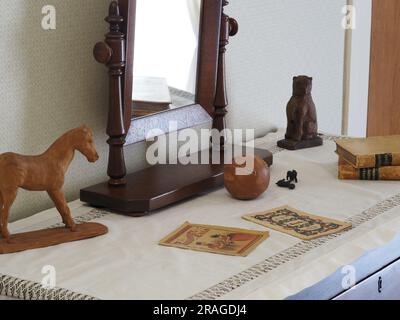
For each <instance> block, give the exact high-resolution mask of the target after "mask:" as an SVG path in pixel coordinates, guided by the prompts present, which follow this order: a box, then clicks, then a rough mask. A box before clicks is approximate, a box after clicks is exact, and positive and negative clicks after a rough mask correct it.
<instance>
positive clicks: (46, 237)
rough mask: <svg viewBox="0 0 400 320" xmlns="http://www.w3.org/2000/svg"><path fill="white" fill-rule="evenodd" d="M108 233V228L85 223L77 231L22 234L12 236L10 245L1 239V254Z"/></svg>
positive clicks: (60, 230)
mask: <svg viewBox="0 0 400 320" xmlns="http://www.w3.org/2000/svg"><path fill="white" fill-rule="evenodd" d="M107 232H108V229H107V227H106V226H104V225H102V224H99V223H83V224H77V225H76V230H75V231H71V230H69V229H67V228H54V229H45V230H38V231H32V232H27V233H20V234H16V235H13V236H11V238H10V243H8V242H7V241H6V240H5V239H1V238H0V254H9V253H16V252H21V251H26V250H32V249H38V248H45V247H50V246H55V245H59V244H63V243H68V242H73V241H79V240H84V239H89V238H94V237H98V236H101V235H104V234H106V233H107Z"/></svg>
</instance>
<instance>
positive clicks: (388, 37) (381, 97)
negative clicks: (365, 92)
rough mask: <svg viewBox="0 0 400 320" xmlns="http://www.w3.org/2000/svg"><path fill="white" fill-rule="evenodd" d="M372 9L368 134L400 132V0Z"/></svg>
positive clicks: (378, 2)
mask: <svg viewBox="0 0 400 320" xmlns="http://www.w3.org/2000/svg"><path fill="white" fill-rule="evenodd" d="M372 8H373V10H372V38H371V39H372V40H371V41H372V42H371V69H370V89H369V110H368V136H379V135H391V134H400V125H399V123H400V108H399V105H400V41H399V30H400V1H398V0H373V5H372Z"/></svg>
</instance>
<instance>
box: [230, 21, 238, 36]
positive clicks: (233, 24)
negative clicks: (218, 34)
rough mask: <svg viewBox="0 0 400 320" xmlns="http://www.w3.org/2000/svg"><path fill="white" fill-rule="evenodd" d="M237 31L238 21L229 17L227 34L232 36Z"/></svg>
mask: <svg viewBox="0 0 400 320" xmlns="http://www.w3.org/2000/svg"><path fill="white" fill-rule="evenodd" d="M238 32H239V23H238V22H237V21H236V20H235V19H233V18H229V36H231V37H234V36H236V35H237V33H238Z"/></svg>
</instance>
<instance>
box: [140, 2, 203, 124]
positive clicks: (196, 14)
mask: <svg viewBox="0 0 400 320" xmlns="http://www.w3.org/2000/svg"><path fill="white" fill-rule="evenodd" d="M200 15H201V0H137V8H136V26H135V52H134V55H135V56H134V66H133V77H134V81H133V91H132V92H133V94H132V100H133V107H132V108H133V112H132V115H133V117H134V118H137V117H143V116H148V115H151V114H154V113H158V112H164V111H168V110H172V109H176V108H180V107H183V106H188V105H192V104H194V103H195V92H196V79H197V60H198V46H199V32H200Z"/></svg>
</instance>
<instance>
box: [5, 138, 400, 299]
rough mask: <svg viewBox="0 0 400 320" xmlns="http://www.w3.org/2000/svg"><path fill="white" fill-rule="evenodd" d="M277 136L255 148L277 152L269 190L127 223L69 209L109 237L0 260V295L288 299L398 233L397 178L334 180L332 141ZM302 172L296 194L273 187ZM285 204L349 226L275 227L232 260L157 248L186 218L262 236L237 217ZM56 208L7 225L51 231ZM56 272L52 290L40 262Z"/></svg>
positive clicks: (201, 201) (222, 196) (201, 200)
mask: <svg viewBox="0 0 400 320" xmlns="http://www.w3.org/2000/svg"><path fill="white" fill-rule="evenodd" d="M279 135H280V133H277V134H270V135H268V136H266V137H265V138H262V139H258V140H257V141H256V146H258V147H265V148H269V149H270V150H271V151H273V152H274V153H275V163H274V166H273V168H272V180H271V186H270V189H269V190H268V192H267V193H265V194H264V195H263V196H262V197H261V198H259V199H257V200H255V201H251V202H242V201H237V200H234V199H232V198H231V197H230V196H229V195H228V194H227V192H226V191H225V190H224V189H221V190H218V191H215V192H212V193H210V194H207V195H203V196H200V197H198V198H195V199H193V200H191V201H187V202H183V203H181V204H178V205H175V206H172V207H170V208H167V209H165V210H162V211H161V212H159V213H157V214H154V215H150V216H147V217H142V218H130V217H125V216H120V215H115V214H111V213H107V212H104V211H101V210H96V209H93V208H90V207H87V206H85V205H84V204H82V203H80V202H79V201H76V202H73V203H71V204H70V207H71V210H72V212H73V214H74V216H75V217H77V220H78V221H96V222H100V223H103V224H105V225H107V226H108V227H109V230H110V231H109V234H107V235H105V236H102V237H99V238H95V239H90V240H86V241H81V242H75V243H70V244H65V245H60V246H56V247H51V248H45V249H40V250H33V251H28V252H23V253H18V254H12V255H3V256H0V295H3V296H9V297H17V298H25V299H90V298H99V299H248V298H249V299H284V298H287V297H288V296H290V295H293V294H296V293H298V292H300V291H302V290H303V289H305V288H307V287H309V286H312V285H314V284H315V283H317V282H319V281H321V280H322V279H324V278H325V277H327V276H329V275H330V274H332V273H333V272H335V271H336V270H337V269H338V268H340V267H341V266H343V265H347V264H350V263H352V262H353V261H354V260H356V259H357V258H359V257H360V256H362V255H363V254H364V253H366V252H368V251H369V250H371V249H374V248H378V247H380V246H384V245H385V244H387V243H389V242H390V241H391V240H392V239H394V238H395V236H396V235H397V234H398V233H399V231H400V188H399V187H400V186H399V183H397V182H362V181H339V180H338V179H337V156H336V155H335V153H334V150H335V144H334V142H333V140H332V139H330V138H329V137H328V138H326V140H325V144H324V146H323V147H319V148H313V149H306V150H300V151H296V152H289V151H283V150H280V149H278V148H277V147H275V144H276V140H277V138H278V137H279ZM292 169H296V170H297V171H298V172H299V178H300V183H299V184H298V186H297V188H296V190H295V191H289V190H286V189H280V188H278V187H276V186H275V184H274V182H276V181H278V180H280V179H282V178H284V177H285V176H286V172H287V171H288V170H292ZM282 205H290V206H292V207H295V208H298V209H301V210H303V211H307V212H310V213H314V214H318V215H322V216H326V217H330V218H335V219H339V220H346V221H349V222H352V223H353V225H354V229H352V230H351V231H348V232H346V233H343V234H339V235H332V236H329V237H325V238H321V239H317V240H314V241H309V242H305V241H301V240H299V239H297V238H294V237H291V236H289V235H286V234H282V233H279V232H275V231H272V230H271V231H270V233H271V236H270V238H269V239H267V240H266V241H265V242H264V243H262V244H261V245H260V246H259V247H258V248H257V249H256V250H255V251H254V252H253V253H251V254H250V255H249V256H248V257H246V258H242V257H229V256H222V255H221V256H220V255H214V254H209V253H199V252H192V251H186V250H180V249H175V248H168V247H161V246H158V245H157V244H158V242H159V240H160V239H161V238H163V237H164V236H165V235H167V234H169V233H170V232H172V231H173V230H175V229H176V228H177V227H179V226H180V225H182V224H183V223H184V222H185V221H190V222H192V223H200V224H212V225H222V226H229V227H239V228H248V229H254V230H265V229H264V227H262V226H259V225H256V224H253V223H251V222H248V221H245V220H242V219H241V216H242V215H244V214H247V213H253V212H260V211H263V210H268V209H271V208H275V207H279V206H282ZM59 220H60V218H59V215H58V213H57V212H56V211H55V209H52V210H49V211H45V212H42V213H40V214H38V215H36V216H34V217H31V218H28V219H25V220H22V221H18V222H16V223H14V224H12V225H11V230H12V232H22V231H26V230H33V229H41V228H44V227H50V226H53V225H54V224H56V223H58V222H59ZM47 265H50V266H54V267H55V270H56V272H57V273H56V276H57V277H56V280H57V288H55V289H44V288H42V286H41V281H42V278H43V277H44V275H43V274H42V273H41V271H42V268H43V267H44V266H47Z"/></svg>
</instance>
